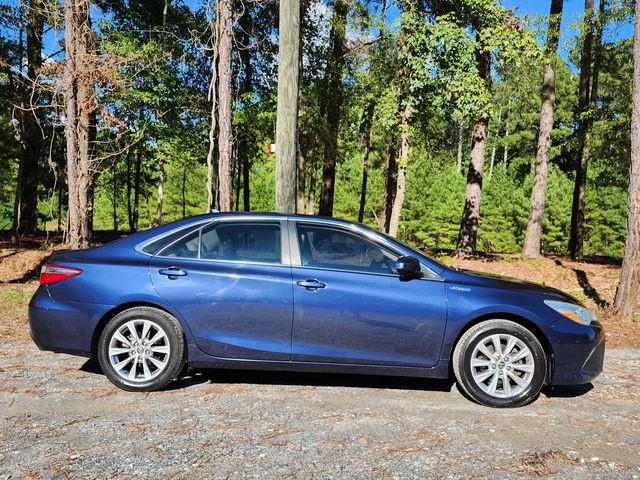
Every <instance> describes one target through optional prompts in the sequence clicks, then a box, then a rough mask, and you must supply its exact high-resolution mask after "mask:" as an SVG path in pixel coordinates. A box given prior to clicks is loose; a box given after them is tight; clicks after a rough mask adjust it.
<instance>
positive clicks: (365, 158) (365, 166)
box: [358, 126, 371, 223]
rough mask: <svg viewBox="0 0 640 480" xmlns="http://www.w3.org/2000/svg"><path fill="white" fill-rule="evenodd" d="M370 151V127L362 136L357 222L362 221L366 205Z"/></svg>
mask: <svg viewBox="0 0 640 480" xmlns="http://www.w3.org/2000/svg"><path fill="white" fill-rule="evenodd" d="M370 150H371V126H369V128H367V131H366V133H365V135H364V147H363V152H362V183H361V185H360V208H359V209H358V222H360V223H362V221H363V220H364V208H365V206H366V203H367V177H368V175H369V151H370Z"/></svg>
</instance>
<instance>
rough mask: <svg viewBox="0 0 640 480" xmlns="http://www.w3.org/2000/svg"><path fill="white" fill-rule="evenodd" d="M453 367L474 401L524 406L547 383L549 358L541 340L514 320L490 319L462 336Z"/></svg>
mask: <svg viewBox="0 0 640 480" xmlns="http://www.w3.org/2000/svg"><path fill="white" fill-rule="evenodd" d="M453 370H454V373H455V376H456V379H457V381H458V385H459V386H460V387H462V390H463V392H464V393H466V394H467V395H468V396H469V397H471V398H472V399H473V400H475V401H477V402H478V403H481V404H483V405H487V406H490V407H520V406H523V405H526V404H528V403H530V402H532V401H533V400H535V399H536V398H537V396H538V394H539V393H540V390H541V389H542V386H543V385H544V381H545V377H546V373H547V361H546V357H545V353H544V349H543V348H542V345H540V342H539V341H538V339H537V338H536V337H535V335H533V333H531V332H530V331H529V330H527V329H526V328H524V327H523V326H522V325H520V324H517V323H515V322H512V321H510V320H487V321H485V322H481V323H479V324H477V325H474V326H473V327H471V328H470V329H469V330H468V331H466V332H465V333H464V335H462V337H461V338H460V340H459V341H458V343H457V344H456V347H455V349H454V353H453Z"/></svg>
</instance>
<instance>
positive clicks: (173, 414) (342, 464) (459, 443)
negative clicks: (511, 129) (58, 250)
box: [0, 246, 640, 480]
mask: <svg viewBox="0 0 640 480" xmlns="http://www.w3.org/2000/svg"><path fill="white" fill-rule="evenodd" d="M50 252H51V249H50V248H42V249H37V248H33V246H31V248H28V249H25V248H20V249H9V248H0V480H4V479H8V478H136V479H140V478H151V477H153V478H203V477H206V478H221V479H222V478H224V479H226V478H232V479H233V478H261V479H264V478H348V479H351V478H355V479H358V478H363V479H364V478H367V479H368V478H376V479H377V478H381V479H385V478H403V479H404V478H447V479H449V478H451V479H455V478H461V479H466V478H477V479H481V478H495V479H511V478H539V477H542V476H544V477H547V476H549V477H552V478H570V479H575V478H581V479H582V478H602V479H611V478H613V479H617V478H619V479H640V455H639V454H638V452H639V451H640V413H639V412H640V370H639V369H638V368H637V367H638V365H639V364H640V349H639V348H637V347H634V348H628V347H629V346H632V345H638V344H640V341H639V339H640V324H638V323H633V324H629V325H619V324H617V323H616V322H615V320H614V319H613V317H612V316H610V315H609V313H608V310H607V309H606V303H607V302H611V301H612V299H613V295H614V292H615V284H616V281H617V276H618V268H619V267H618V266H616V265H615V263H611V262H596V261H591V262H586V263H574V262H569V261H568V260H566V259H562V258H557V259H548V258H547V259H541V260H535V261H530V260H522V259H518V258H515V257H510V256H498V257H491V258H490V259H484V260H477V259H476V260H459V259H455V260H454V259H449V258H445V260H447V261H448V262H449V263H452V264H454V265H456V266H460V267H463V268H470V269H473V270H484V271H489V272H492V273H496V274H502V275H508V276H513V277H518V278H523V279H527V280H532V281H537V282H540V283H545V284H547V285H551V286H555V287H558V288H561V289H564V290H565V291H568V292H569V293H572V294H574V295H575V296H577V297H579V298H581V299H582V300H583V301H585V302H586V303H587V305H589V306H590V307H592V308H594V310H596V311H597V313H598V316H599V317H600V318H601V319H602V320H603V322H604V323H605V326H606V329H607V335H608V344H609V346H617V347H620V346H626V347H627V348H609V349H608V351H607V355H606V360H605V371H604V373H603V374H602V375H601V376H600V377H598V378H597V379H596V380H595V381H594V382H593V385H587V386H584V387H576V388H572V389H569V388H560V389H549V388H546V389H545V390H544V391H543V393H542V394H541V395H540V398H538V399H537V400H536V402H534V403H533V404H531V405H529V406H526V407H523V408H520V409H513V410H495V409H489V408H485V407H481V406H479V405H476V404H474V403H472V402H470V401H469V400H467V399H466V398H465V397H463V396H462V395H461V394H460V393H459V392H458V390H457V388H456V386H455V384H453V383H452V382H448V381H432V380H424V379H401V378H385V377H370V376H347V375H331V376H327V375H313V374H290V373H264V372H240V371H223V370H209V371H195V372H185V374H184V375H183V376H181V378H180V379H178V380H177V381H175V382H174V383H173V384H171V385H170V386H169V387H168V388H167V389H165V390H164V391H162V392H155V393H150V394H132V393H128V392H124V391H121V390H119V389H117V388H116V387H114V386H112V385H111V384H110V383H109V382H108V381H107V379H106V378H105V377H104V376H103V375H102V374H101V373H100V371H99V368H98V367H97V365H96V364H95V363H94V362H92V361H87V359H83V358H79V357H72V356H68V355H57V354H53V353H50V352H40V351H38V349H37V348H36V347H35V345H34V344H33V343H32V342H31V340H30V339H29V335H28V327H27V321H26V305H27V303H28V301H29V299H30V297H31V295H32V294H33V292H34V291H35V289H36V288H37V281H35V280H33V279H34V278H37V271H38V269H39V266H40V264H41V263H42V262H43V261H44V260H45V259H46V257H47V256H48V255H49V254H50ZM2 282H4V283H2ZM598 305H600V306H605V308H604V309H599V308H598V307H597V306H598Z"/></svg>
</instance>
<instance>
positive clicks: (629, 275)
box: [614, 2, 640, 321]
mask: <svg viewBox="0 0 640 480" xmlns="http://www.w3.org/2000/svg"><path fill="white" fill-rule="evenodd" d="M632 95H633V106H632V111H631V175H630V178H629V200H628V213H627V238H626V241H625V246H624V258H623V260H622V270H621V271H620V281H619V283H618V288H617V290H616V297H615V300H614V307H615V309H616V312H617V314H618V317H619V318H620V319H621V320H623V321H631V320H633V314H634V310H635V306H636V301H637V299H638V292H639V290H640V2H636V13H635V28H634V37H633V94H632Z"/></svg>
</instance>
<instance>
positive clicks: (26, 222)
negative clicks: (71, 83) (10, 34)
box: [13, 0, 45, 236]
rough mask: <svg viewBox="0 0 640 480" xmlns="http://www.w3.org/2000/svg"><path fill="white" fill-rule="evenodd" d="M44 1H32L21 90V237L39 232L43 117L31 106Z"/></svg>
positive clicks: (17, 215)
mask: <svg viewBox="0 0 640 480" xmlns="http://www.w3.org/2000/svg"><path fill="white" fill-rule="evenodd" d="M44 9H45V5H44V1H43V0H31V2H30V4H29V7H28V12H27V76H26V79H24V84H23V85H22V86H21V88H20V94H21V97H22V98H21V104H22V105H21V107H22V108H21V109H20V139H19V140H20V147H21V148H20V164H19V167H18V184H17V186H16V197H15V204H14V215H13V230H14V232H15V234H16V235H17V236H20V235H21V234H23V233H33V232H35V231H36V230H37V220H38V161H39V159H40V154H41V151H42V140H43V139H42V130H41V127H40V125H39V123H40V120H41V118H42V114H41V112H40V110H39V109H38V108H37V106H33V105H31V97H32V93H33V90H34V89H35V82H36V79H37V76H38V71H39V70H40V68H41V67H42V36H43V29H44V20H45V12H44Z"/></svg>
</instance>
